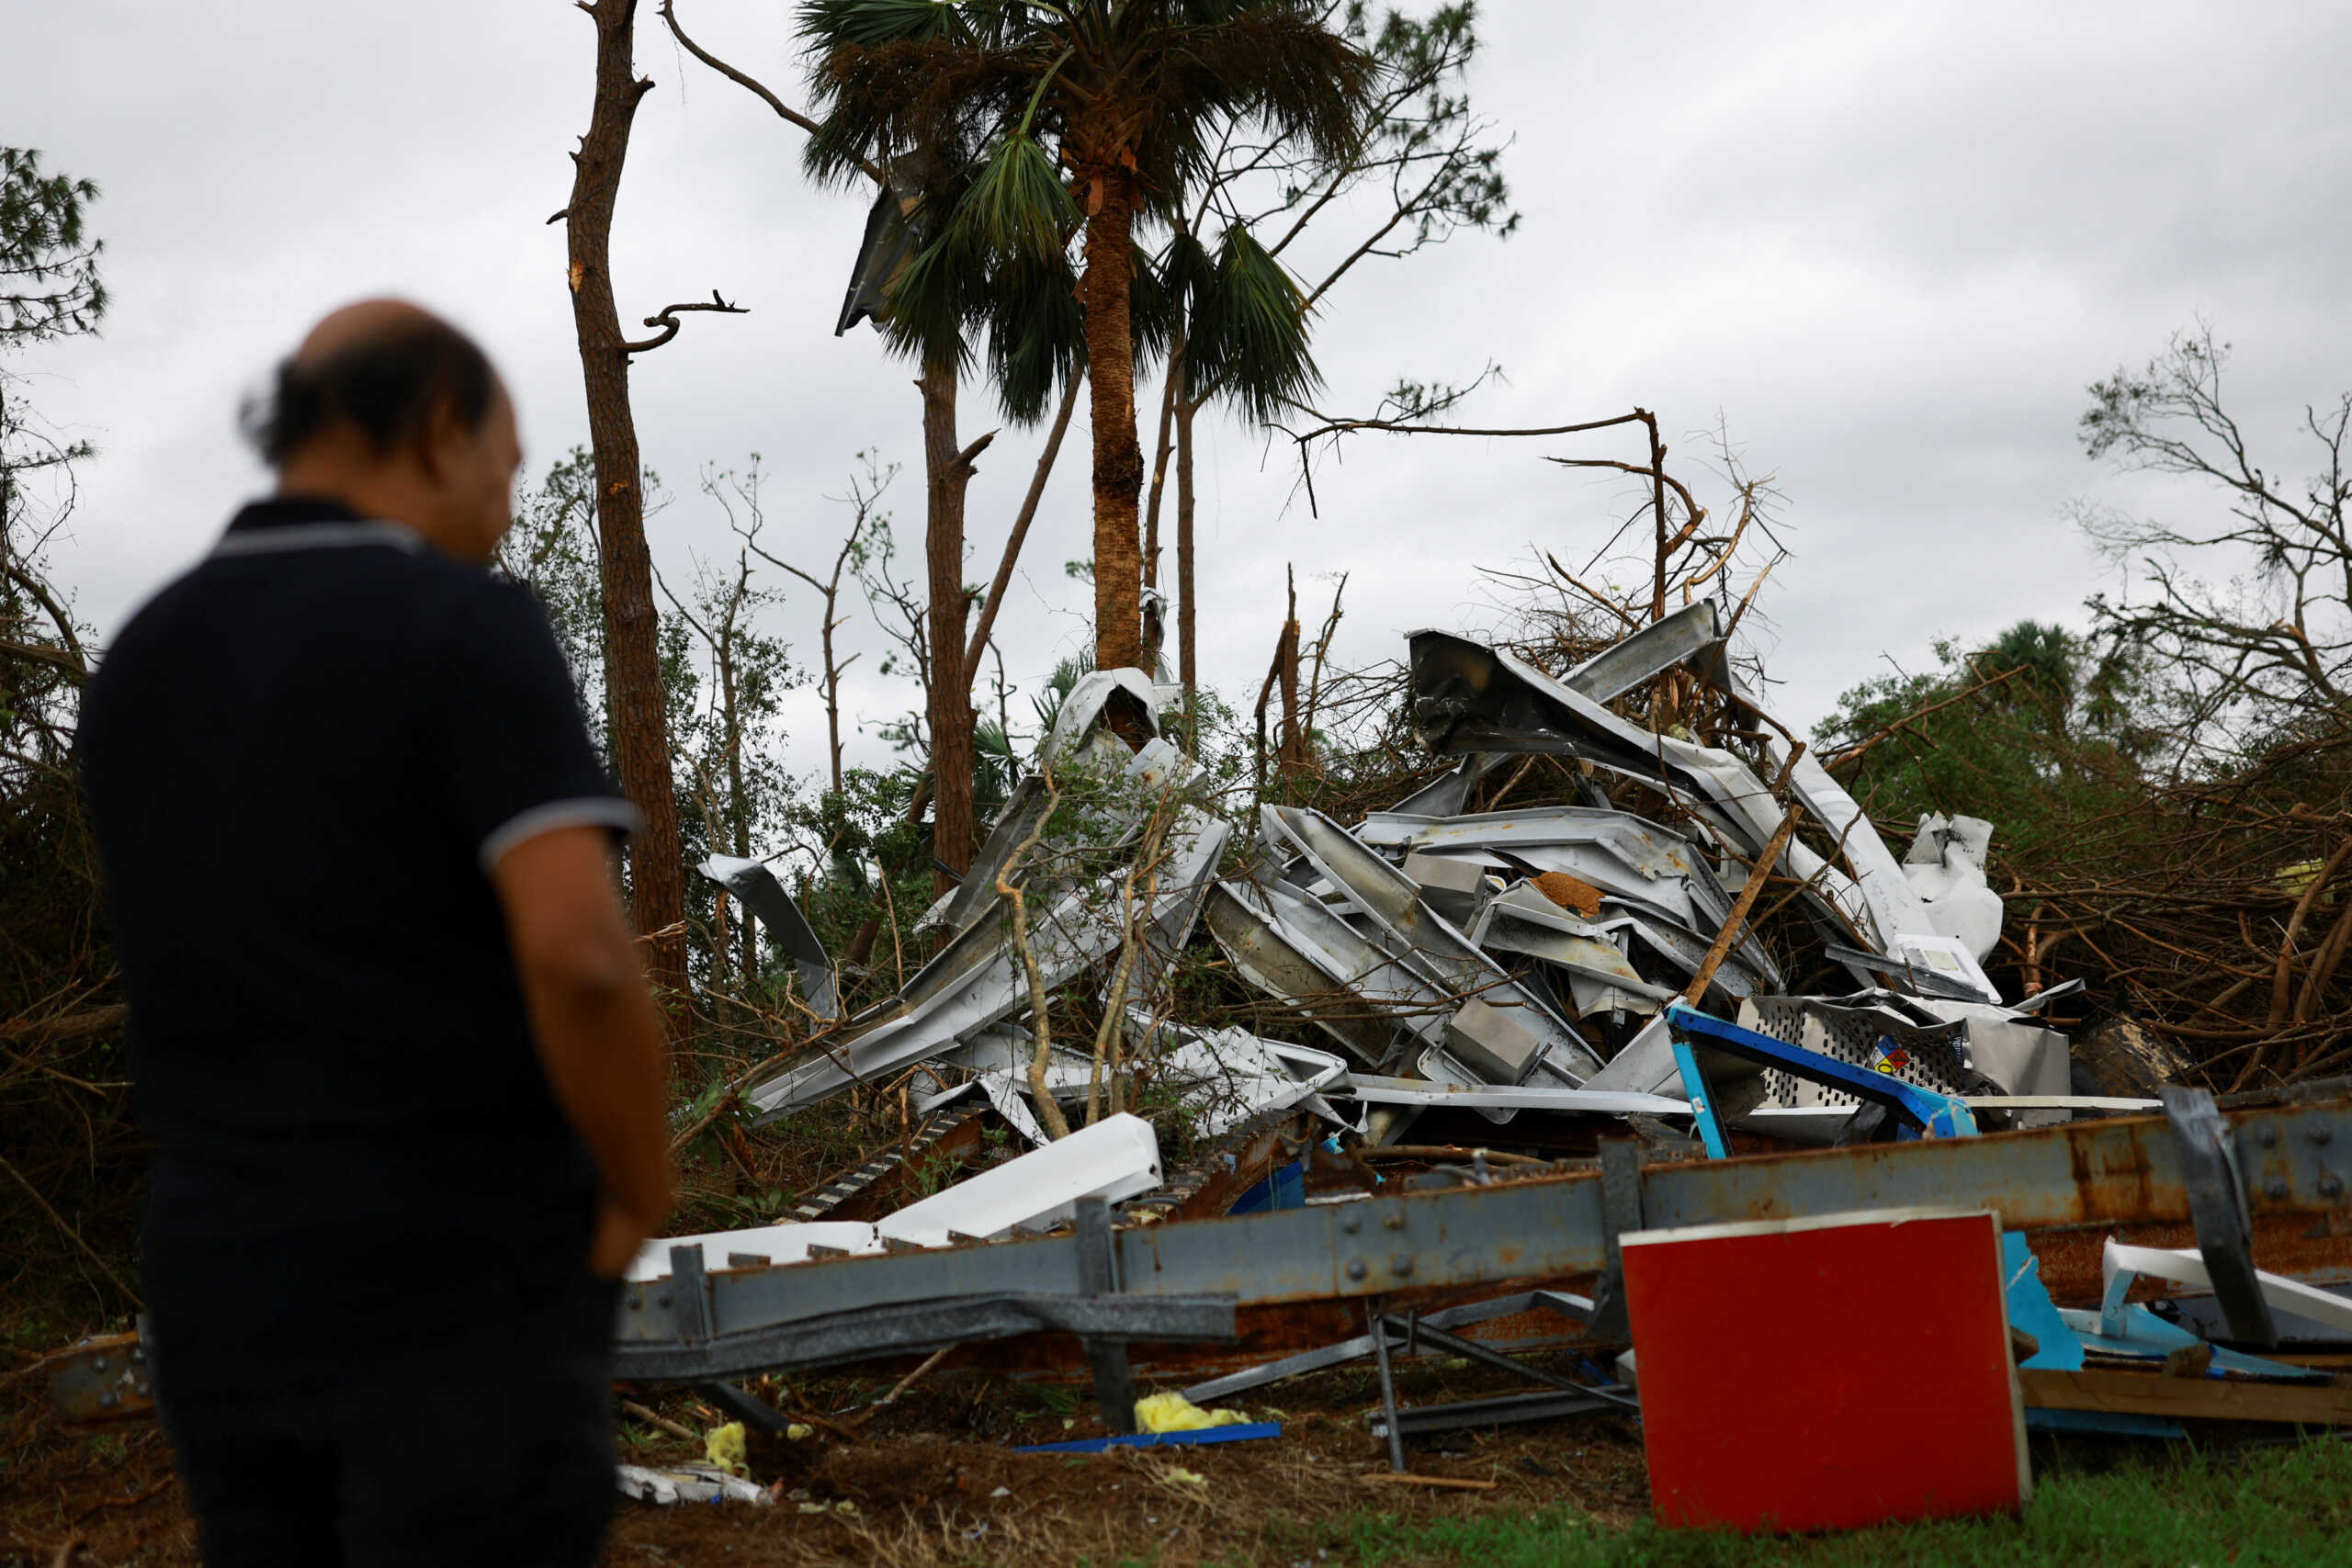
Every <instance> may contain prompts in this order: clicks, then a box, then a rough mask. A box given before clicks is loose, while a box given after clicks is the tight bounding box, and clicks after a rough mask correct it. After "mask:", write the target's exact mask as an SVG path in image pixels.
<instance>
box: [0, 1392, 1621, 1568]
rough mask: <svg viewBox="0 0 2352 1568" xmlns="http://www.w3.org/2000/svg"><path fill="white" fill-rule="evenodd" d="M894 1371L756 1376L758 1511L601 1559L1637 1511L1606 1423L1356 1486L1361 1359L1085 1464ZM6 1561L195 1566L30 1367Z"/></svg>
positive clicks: (1469, 1446) (735, 1556)
mask: <svg viewBox="0 0 2352 1568" xmlns="http://www.w3.org/2000/svg"><path fill="white" fill-rule="evenodd" d="M1398 1371H1399V1374H1400V1375H1399V1394H1400V1397H1401V1398H1402V1399H1403V1400H1405V1402H1407V1403H1408V1404H1429V1403H1434V1402H1437V1401H1440V1400H1445V1399H1456V1398H1468V1397H1475V1396H1477V1395H1481V1394H1488V1393H1507V1392H1512V1391H1514V1390H1515V1389H1523V1388H1525V1387H1526V1386H1527V1385H1526V1384H1524V1383H1515V1382H1513V1380H1511V1379H1510V1378H1508V1377H1507V1376H1504V1375H1502V1374H1499V1373H1496V1372H1492V1371H1487V1369H1484V1368H1478V1367H1471V1366H1464V1365H1460V1364H1452V1365H1449V1364H1443V1363H1431V1362H1422V1363H1416V1364H1413V1365H1411V1366H1409V1367H1400V1368H1399V1369H1398ZM5 1375H6V1374H0V1376H5ZM890 1381H892V1380H890V1379H888V1378H875V1377H869V1378H844V1377H832V1378H827V1379H824V1380H821V1381H809V1382H796V1383H792V1384H786V1383H784V1382H781V1381H771V1382H766V1383H764V1384H763V1385H761V1389H762V1392H763V1393H765V1394H766V1396H767V1397H769V1398H771V1399H773V1400H774V1401H775V1403H776V1404H778V1405H779V1406H780V1407H782V1408H785V1409H787V1410H790V1411H794V1412H797V1413H799V1414H801V1415H803V1416H815V1417H818V1419H817V1420H814V1421H811V1422H810V1423H809V1424H810V1425H811V1427H813V1428H814V1430H813V1431H812V1432H811V1434H810V1435H809V1437H807V1438H802V1439H799V1440H797V1441H787V1440H785V1439H783V1438H772V1439H770V1438H763V1439H760V1440H756V1441H755V1442H754V1443H753V1444H752V1455H751V1459H752V1476H753V1478H754V1479H756V1480H757V1481H759V1482H761V1483H763V1484H765V1485H770V1486H772V1487H774V1488H775V1493H776V1495H777V1501H776V1504H775V1506H773V1507H764V1508H755V1507H750V1506H742V1505H724V1506H707V1505H706V1506H678V1507H669V1508H662V1507H656V1506H650V1505H646V1504H639V1503H633V1502H630V1501H628V1500H626V1499H624V1500H622V1501H621V1503H620V1505H619V1509H618V1512H617V1514H616V1517H615V1520H614V1526H613V1529H612V1532H611V1534H610V1536H609V1538H608V1539H607V1541H606V1545H605V1557H604V1561H605V1563H606V1564H609V1565H613V1568H649V1565H654V1564H673V1563H676V1564H720V1563H724V1564H729V1565H731V1564H737V1563H752V1564H758V1563H777V1564H792V1565H798V1564H819V1563H889V1564H893V1565H898V1564H907V1565H910V1568H922V1565H927V1564H933V1563H937V1564H949V1563H953V1564H972V1565H976V1568H977V1565H983V1564H992V1563H1007V1564H1011V1563H1019V1564H1023V1568H1049V1565H1056V1564H1069V1565H1072V1568H1076V1565H1078V1564H1081V1563H1083V1564H1090V1565H1092V1568H1112V1565H1114V1564H1120V1563H1125V1562H1149V1563H1154V1564H1160V1565H1166V1568H1175V1565H1178V1564H1187V1563H1207V1562H1215V1563H1229V1564H1237V1565H1238V1564H1242V1563H1257V1562H1263V1563H1278V1562H1279V1563H1284V1564H1287V1563H1293V1562H1300V1561H1306V1562H1328V1561H1331V1560H1341V1561H1344V1560H1346V1559H1348V1558H1349V1557H1351V1555H1352V1553H1351V1552H1350V1551H1348V1546H1349V1543H1350V1541H1351V1539H1352V1537H1351V1529H1352V1528H1353V1526H1352V1524H1351V1520H1352V1518H1353V1517H1354V1516H1357V1515H1360V1514H1361V1513H1362V1512H1363V1511H1365V1510H1374V1511H1381V1512H1386V1513H1391V1514H1398V1515H1411V1516H1428V1515H1432V1514H1475V1513H1483V1512H1488V1511H1494V1510H1507V1511H1510V1512H1524V1511H1527V1510H1530V1509H1533V1508H1538V1507H1546V1506H1563V1505H1566V1506H1575V1507H1578V1508H1581V1509H1583V1510H1585V1511H1587V1512H1589V1513H1591V1514H1593V1515H1594V1516H1596V1517H1599V1518H1600V1519H1602V1520H1606V1521H1610V1522H1627V1521H1630V1520H1632V1519H1634V1518H1636V1517H1640V1516H1641V1515H1643V1514H1644V1513H1645V1512H1646V1511H1647V1506H1648V1496H1647V1482H1646V1478H1645V1472H1644V1469H1643V1464H1642V1450H1641V1438H1640V1434H1639V1432H1638V1430H1637V1429H1636V1428H1635V1427H1634V1425H1633V1424H1632V1423H1631V1422H1630V1421H1627V1420H1623V1419H1622V1418H1618V1417H1613V1416H1599V1417H1595V1416H1579V1417H1572V1418H1569V1419H1566V1420H1563V1421H1555V1422H1551V1423H1547V1424H1544V1425H1540V1426H1532V1427H1518V1428H1505V1429H1503V1430H1500V1431H1491V1432H1459V1433H1453V1434H1448V1435H1446V1436H1443V1437H1441V1438H1431V1439H1429V1440H1427V1441H1425V1442H1423V1443H1421V1444H1419V1445H1417V1446H1415V1447H1413V1448H1411V1449H1410V1450H1408V1453H1409V1457H1410V1460H1411V1464H1412V1468H1413V1469H1414V1471H1416V1472H1419V1473H1421V1474H1425V1475H1433V1476H1452V1477H1459V1478H1465V1479H1470V1480H1476V1481H1488V1482H1492V1483H1494V1485H1493V1488H1492V1489H1491V1490H1483V1491H1437V1490H1425V1489H1423V1488H1420V1487H1416V1486H1401V1485H1397V1484H1394V1483H1383V1482H1378V1481H1375V1480H1372V1479H1369V1478H1370V1477H1372V1476H1375V1475H1377V1474H1379V1473H1380V1472H1385V1470H1386V1469H1387V1458H1386V1451H1385V1446H1384V1445H1382V1444H1381V1443H1379V1442H1376V1441H1375V1440H1374V1438H1372V1437H1371V1435H1370V1432H1369V1429H1368V1427H1367V1426H1366V1420H1365V1417H1366V1416H1367V1415H1368V1414H1369V1412H1370V1411H1371V1410H1372V1409H1373V1408H1374V1407H1375V1406H1376V1404H1377V1403H1378V1399H1379V1393H1378V1388H1377V1385H1376V1384H1375V1383H1374V1381H1373V1376H1372V1373H1371V1372H1370V1371H1369V1370H1368V1369H1365V1370H1355V1369H1341V1370H1338V1371H1330V1372H1325V1373H1321V1374H1318V1375H1317V1376H1315V1377H1312V1378H1303V1379H1299V1380H1297V1381H1295V1382H1289V1383H1285V1384H1281V1385H1278V1386H1276V1387H1274V1388H1272V1389H1268V1390H1263V1391H1261V1395H1262V1396H1263V1397H1261V1398H1255V1399H1246V1400H1243V1401H1239V1402H1237V1403H1238V1404H1239V1406H1240V1407H1241V1408H1243V1409H1245V1410H1246V1411H1247V1412H1248V1413H1249V1414H1250V1416H1251V1417H1252V1418H1253V1419H1272V1420H1279V1421H1281V1422H1282V1423H1283V1434H1282V1436H1281V1437H1279V1438H1272V1439H1268V1440H1263V1441H1250V1442H1238V1443H1225V1444H1216V1445H1204V1446H1197V1447H1181V1448H1165V1449H1152V1450H1114V1451H1111V1452H1106V1453H1101V1454H1090V1455H1070V1454H1023V1453H1017V1452H1014V1451H1013V1450H1014V1449H1015V1448H1016V1447H1021V1446H1026V1445H1030V1444H1036V1443H1046V1442H1058V1441H1065V1440H1069V1439H1071V1438H1085V1437H1090V1436H1096V1435H1099V1431H1100V1429H1099V1427H1097V1426H1096V1424H1095V1422H1094V1420H1093V1417H1092V1415H1091V1399H1090V1398H1089V1397H1088V1393H1087V1390H1086V1389H1085V1388H1084V1387H1083V1385H1079V1386H1074V1387H1073V1386H1053V1385H1039V1384H1034V1383H1030V1384H1024V1383H1019V1382H1012V1381H1009V1380H1006V1379H1003V1378H1000V1377H995V1376H991V1375H989V1374H987V1373H983V1372H978V1371H966V1372H957V1373H953V1374H945V1375H942V1376H940V1377H939V1378H938V1379H937V1380H936V1382H925V1383H923V1384H919V1385H918V1386H917V1387H915V1388H914V1389H913V1390H912V1391H910V1393H907V1394H906V1395H905V1396H903V1397H902V1398H901V1399H900V1400H899V1401H898V1402H896V1403H895V1404H890V1405H888V1406H886V1407H883V1408H880V1409H877V1410H875V1411H874V1412H873V1413H872V1414H871V1416H870V1417H869V1418H868V1419H866V1420H865V1421H864V1422H863V1423H859V1422H857V1421H856V1420H855V1419H854V1416H853V1415H851V1414H849V1412H850V1411H851V1408H852V1407H854V1406H855V1405H857V1404H862V1403H865V1402H866V1401H870V1400H872V1399H874V1398H875V1397H876V1396H877V1395H878V1394H879V1393H881V1392H882V1391H883V1390H884V1389H885V1388H887V1387H888V1384H889V1382H890ZM637 1397H638V1398H639V1399H640V1400H641V1401H643V1402H644V1403H646V1404H650V1405H651V1406H653V1407H654V1408H655V1409H656V1410H658V1411H659V1412H660V1413H661V1414H662V1416H666V1417H667V1418H669V1419H671V1420H673V1421H676V1422H678V1423H680V1424H682V1425H684V1426H686V1427H691V1428H694V1429H695V1430H696V1431H702V1430H705V1429H707V1427H711V1426H713V1425H715V1424H717V1421H718V1412H716V1411H715V1410H712V1409H711V1408H710V1407H709V1406H708V1405H707V1404H704V1403H702V1402H701V1401H700V1400H698V1399H697V1398H696V1397H695V1395H694V1394H693V1393H692V1392H691V1391H672V1392H668V1393H652V1392H651V1391H646V1392H641V1393H639V1394H638V1395H637ZM619 1430H620V1433H621V1445H620V1446H621V1451H622V1457H623V1458H624V1459H626V1460H628V1461H631V1462H635V1463H639V1464H648V1465H656V1466H658V1465H662V1464H674V1463H679V1462H683V1461H688V1460H694V1459H699V1458H700V1457H701V1453H700V1450H699V1445H698V1444H695V1443H688V1442H686V1441H684V1440H682V1439H679V1438H673V1437H670V1436H667V1435H665V1434H662V1433H661V1432H659V1431H656V1430H654V1429H653V1428H651V1427H647V1426H646V1425H644V1424H643V1423H641V1422H638V1421H635V1420H628V1419H624V1420H622V1421H621V1422H620V1426H619ZM0 1461H5V1468H0V1568H20V1565H21V1568H52V1565H53V1564H58V1563H73V1564H90V1563H141V1564H148V1563H152V1564H159V1565H161V1564H186V1563H193V1562H196V1561H197V1558H196V1548H195V1530H194V1526H193V1524H192V1522H191V1520H190V1519H189V1517H188V1516H187V1509H186V1507H185V1505H184V1503H183V1500H182V1498H181V1496H180V1492H179V1487H178V1484H177V1483H176V1482H175V1481H174V1480H173V1479H172V1474H171V1469H170V1456H169V1453H168V1450H166V1448H165V1445H164V1440H163V1437H162V1434H161V1433H160V1432H159V1431H158V1430H157V1429H156V1428H155V1427H153V1425H145V1426H141V1427H127V1428H124V1429H121V1430H118V1431H113V1432H100V1433H92V1432H87V1431H76V1430H67V1429H63V1428H61V1427H59V1426H58V1424H57V1423H56V1421H55V1419H54V1418H53V1417H51V1416H50V1415H49V1414H48V1411H47V1400H46V1394H45V1393H44V1391H43V1390H42V1389H41V1388H40V1384H39V1381H38V1379H36V1378H33V1377H28V1376H22V1375H17V1376H8V1377H7V1381H6V1382H5V1383H0ZM1327 1551H1328V1552H1329V1554H1330V1555H1329V1558H1324V1557H1322V1556H1321V1555H1320V1554H1321V1553H1324V1552H1327Z"/></svg>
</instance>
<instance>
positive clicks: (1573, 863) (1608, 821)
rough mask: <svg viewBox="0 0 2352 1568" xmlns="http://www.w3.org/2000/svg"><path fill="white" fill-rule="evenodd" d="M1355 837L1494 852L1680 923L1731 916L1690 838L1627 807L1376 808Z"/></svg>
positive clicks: (1436, 849)
mask: <svg viewBox="0 0 2352 1568" xmlns="http://www.w3.org/2000/svg"><path fill="white" fill-rule="evenodd" d="M1356 837H1357V838H1358V839H1359V840H1361V841H1362V842H1363V843H1365V844H1369V845H1371V846H1373V847H1374V848H1375V849H1383V850H1389V851H1400V850H1401V851H1403V852H1405V853H1407V854H1408V855H1411V854H1429V855H1439V856H1456V855H1462V856H1471V857H1481V856H1483V857H1487V858H1488V859H1489V860H1490V862H1491V863H1495V864H1501V863H1503V860H1502V859H1499V858H1495V857H1508V858H1509V859H1510V860H1516V861H1521V862H1524V863H1526V864H1528V865H1532V866H1533V867H1535V868H1536V869H1537V870H1539V871H1559V872H1565V873H1566V874H1568V875H1570V876H1573V877H1575V878H1576V879H1577V881H1579V882H1584V883H1588V884H1589V885H1590V886H1594V887H1597V888H1599V889H1600V891H1601V892H1602V893H1603V894H1604V895H1609V896H1611V897H1618V898H1623V899H1625V900H1627V901H1628V902H1630V903H1634V904H1636V905H1638V906H1640V907H1643V908H1651V909H1656V910H1657V911H1658V912H1659V913H1661V914H1663V915H1665V916H1667V917H1668V919H1672V920H1674V921H1675V922H1676V923H1677V924H1679V925H1682V926H1685V927H1690V928H1693V929H1697V928H1700V927H1702V926H1703V927H1705V928H1707V929H1710V930H1714V929H1719V928H1721V927H1722V925H1723V923H1724V921H1725V920H1726V919H1729V918H1730V916H1731V902H1732V901H1731V895H1730V894H1728V893H1726V892H1725V891H1724V888H1723V885H1722V884H1721V883H1720V882H1718V881H1717V880H1716V878H1715V874H1714V872H1713V869H1712V868H1711V867H1710V866H1709V865H1708V864H1707V863H1706V861H1705V860H1704V859H1703V858H1702V857H1701V856H1700V854H1699V853H1698V852H1697V851H1696V850H1694V849H1693V848H1692V847H1691V841H1690V840H1688V839H1685V838H1683V837H1682V836H1681V835H1680V834H1679V833H1676V832H1674V831H1673V830H1671V829H1667V828H1663V827H1660V826H1659V825H1658V824H1657V823H1655V822H1652V821H1649V820H1647V819H1646V818H1640V817H1636V816H1634V815H1633V814H1632V813H1631V812H1626V811H1603V810H1600V809H1598V808H1596V807H1589V806H1544V807H1534V808H1533V809H1532V810H1527V811H1497V812H1487V813H1483V814H1480V815H1477V816H1471V817H1419V816H1408V815H1407V814H1406V813H1404V812H1401V811H1393V810H1392V811H1374V812H1372V813H1370V814H1368V815H1367V816H1366V817H1365V818H1364V819H1363V824H1362V825H1361V826H1360V827H1359V828H1357V829H1356Z"/></svg>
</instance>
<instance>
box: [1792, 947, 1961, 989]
mask: <svg viewBox="0 0 2352 1568" xmlns="http://www.w3.org/2000/svg"><path fill="white" fill-rule="evenodd" d="M1822 956H1823V957H1825V958H1826V959H1828V960H1829V961H1830V962H1831V963H1833V964H1846V965H1847V966H1848V967H1849V968H1855V969H1867V970H1869V971H1870V972H1871V974H1873V975H1889V976H1894V977H1895V978H1896V979H1899V980H1901V981H1903V982H1904V983H1905V985H1908V986H1909V987H1912V989H1914V990H1916V991H1917V992H1918V993H1919V994H1920V995H1921V996H1923V997H1946V998H1951V999H1952V1000H1954V1001H1963V1002H1974V1001H1982V1000H1984V999H1985V998H1984V994H1983V993H1982V992H1980V991H1979V990H1978V989H1977V988H1976V987H1974V986H1972V985H1969V984H1967V983H1966V982H1965V981H1961V980H1952V979H1947V978H1945V976H1943V974H1942V973H1941V972H1940V971H1939V970H1937V969H1934V968H1932V967H1923V966H1922V965H1920V964H1916V963H1914V962H1913V961H1912V960H1911V958H1910V957H1909V955H1907V954H1906V955H1904V956H1902V957H1895V958H1889V957H1887V956H1885V955H1884V954H1883V953H1865V952H1863V951H1862V950H1861V949H1860V948H1858V947H1848V946H1846V945H1845V944H1844V943H1843V942H1827V943H1825V944H1824V945H1823V947H1822Z"/></svg>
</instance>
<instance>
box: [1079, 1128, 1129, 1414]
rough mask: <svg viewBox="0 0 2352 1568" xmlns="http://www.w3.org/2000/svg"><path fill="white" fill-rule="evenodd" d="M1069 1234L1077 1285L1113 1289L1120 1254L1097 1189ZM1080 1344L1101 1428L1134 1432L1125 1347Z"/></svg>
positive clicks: (1091, 1290)
mask: <svg viewBox="0 0 2352 1568" xmlns="http://www.w3.org/2000/svg"><path fill="white" fill-rule="evenodd" d="M1073 1135H1075V1134H1073ZM1071 1234H1072V1235H1073V1237H1074V1238H1075V1240H1076V1241H1077V1244H1078V1269H1079V1289H1080V1290H1081V1291H1083V1292H1085V1293H1086V1294H1088V1295H1090V1296H1096V1297H1103V1296H1114V1295H1116V1294H1118V1292H1119V1255H1118V1252H1117V1250H1116V1249H1115V1248H1114V1247H1113V1246H1112V1243H1111V1206H1110V1205H1109V1204H1108V1203H1106V1202H1104V1201H1103V1199H1102V1197H1101V1196H1100V1195H1099V1194H1098V1195H1091V1196H1088V1197H1084V1198H1080V1200H1079V1201H1078V1203H1077V1205H1076V1212H1075V1218H1074V1220H1073V1222H1072V1224H1071ZM1085 1348H1086V1362H1087V1365H1088V1366H1089V1367H1090V1368H1091V1369H1092V1371H1093V1373H1094V1402H1095V1407H1096V1409H1097V1411H1098V1412H1099V1414H1100V1415H1101V1416H1102V1420H1103V1429H1104V1430H1105V1431H1107V1432H1109V1433H1110V1434H1111V1435H1112V1436H1113V1437H1115V1438H1125V1437H1128V1436H1131V1435H1133V1433H1134V1432H1135V1430H1136V1380H1135V1374H1134V1372H1133V1371H1131V1370H1130V1369H1129V1368H1128V1365H1127V1348H1126V1347H1125V1345H1123V1344H1121V1343H1120V1342H1119V1341H1117V1340H1115V1339H1089V1340H1087V1341H1085Z"/></svg>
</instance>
